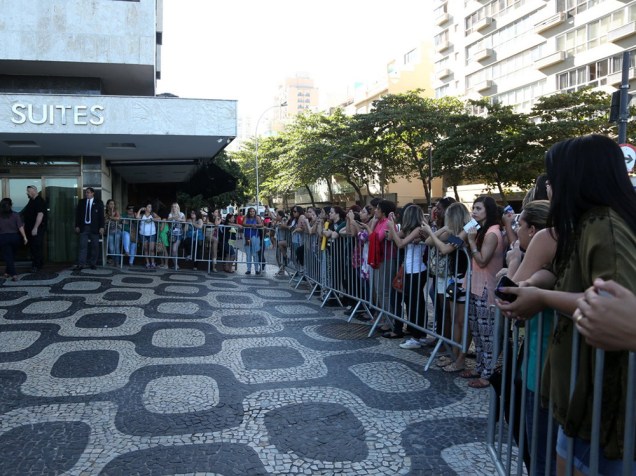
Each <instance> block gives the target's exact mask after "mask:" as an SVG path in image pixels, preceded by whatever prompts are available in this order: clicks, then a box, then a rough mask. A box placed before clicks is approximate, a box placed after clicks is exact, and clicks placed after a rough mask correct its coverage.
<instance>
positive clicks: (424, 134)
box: [362, 90, 463, 205]
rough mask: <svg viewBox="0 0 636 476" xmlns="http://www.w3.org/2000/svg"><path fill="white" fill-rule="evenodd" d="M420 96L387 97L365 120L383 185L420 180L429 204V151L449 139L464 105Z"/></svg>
mask: <svg viewBox="0 0 636 476" xmlns="http://www.w3.org/2000/svg"><path fill="white" fill-rule="evenodd" d="M421 93H422V91H421V90H415V91H409V92H407V93H402V94H389V95H387V96H384V97H383V98H382V99H379V100H377V101H374V102H373V110H372V111H371V112H370V113H369V114H367V115H366V116H363V118H362V121H364V122H365V123H366V133H367V136H368V137H369V140H370V144H369V145H370V147H371V150H372V152H371V156H372V157H374V158H375V159H376V160H378V161H379V163H380V164H381V169H382V176H381V182H386V181H388V180H391V179H395V178H397V177H400V176H403V177H407V178H409V177H410V178H418V179H419V180H420V181H421V182H422V186H423V189H424V195H425V196H426V200H427V202H428V203H429V205H430V203H431V183H430V178H431V176H432V174H431V172H432V171H431V170H430V166H429V150H430V149H431V147H432V148H433V150H434V149H435V148H436V147H437V145H438V144H440V143H441V142H442V141H443V140H444V139H445V138H446V137H447V136H448V134H449V128H450V127H451V126H452V124H453V122H452V120H451V119H452V117H453V116H455V115H457V114H459V113H461V112H462V110H463V105H462V103H461V102H460V101H459V100H457V99H456V98H452V97H445V98H442V99H431V98H425V97H422V95H421Z"/></svg>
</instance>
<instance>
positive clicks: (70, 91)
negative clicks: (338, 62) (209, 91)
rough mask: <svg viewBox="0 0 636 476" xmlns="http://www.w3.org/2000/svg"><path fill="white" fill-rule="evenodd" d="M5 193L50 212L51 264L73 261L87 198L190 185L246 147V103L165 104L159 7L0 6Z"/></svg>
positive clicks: (17, 203) (5, 1)
mask: <svg viewBox="0 0 636 476" xmlns="http://www.w3.org/2000/svg"><path fill="white" fill-rule="evenodd" d="M0 11H2V17H1V18H0V191H1V193H2V196H3V197H7V196H8V197H11V198H12V200H13V202H14V209H16V210H18V211H19V210H20V209H21V208H22V207H23V206H24V205H25V204H26V196H25V188H26V186H27V185H29V184H34V185H36V186H38V188H39V189H40V190H42V192H43V195H44V197H45V198H46V199H47V201H48V205H49V223H50V226H49V232H48V235H49V236H48V238H47V244H48V246H47V249H48V259H49V260H52V261H70V260H72V259H73V258H74V250H75V242H74V233H73V231H72V230H73V226H74V225H73V220H72V216H73V215H72V213H73V210H74V208H75V204H76V203H77V200H78V198H80V197H81V190H82V189H83V188H84V187H87V186H91V187H94V188H95V190H96V192H97V195H98V196H101V198H102V199H103V200H104V201H105V200H106V199H108V198H114V199H115V200H116V201H117V202H118V203H119V205H120V209H121V207H122V205H123V206H125V204H126V202H127V201H128V200H129V199H131V198H132V199H141V197H140V196H135V189H136V188H135V187H136V186H143V185H142V184H146V185H147V186H150V185H151V184H154V185H155V186H157V184H163V185H159V187H161V186H167V185H174V184H176V183H179V182H183V181H185V180H187V179H188V178H189V177H190V176H191V175H192V174H193V173H195V172H196V170H197V169H198V167H199V166H200V165H201V164H203V163H204V162H206V161H207V160H209V159H210V158H211V157H213V156H214V155H216V154H217V153H218V152H219V151H221V150H222V149H223V148H224V147H226V146H227V144H229V143H230V142H231V141H232V140H233V139H234V137H235V136H236V101H227V100H226V101H217V100H201V99H184V98H177V97H157V96H156V94H155V91H156V81H157V79H158V78H160V77H161V44H162V42H163V28H162V12H163V3H162V1H161V0H138V1H121V0H23V1H21V2H14V1H11V0H0Z"/></svg>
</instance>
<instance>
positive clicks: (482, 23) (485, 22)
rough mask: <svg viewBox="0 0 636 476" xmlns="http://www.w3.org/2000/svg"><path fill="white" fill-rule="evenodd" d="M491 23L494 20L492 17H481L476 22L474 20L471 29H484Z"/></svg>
mask: <svg viewBox="0 0 636 476" xmlns="http://www.w3.org/2000/svg"><path fill="white" fill-rule="evenodd" d="M493 23H494V20H493V19H492V17H485V18H482V19H481V20H479V21H477V22H475V23H474V24H473V30H475V31H481V30H484V29H485V28H488V27H489V26H490V25H492V24H493Z"/></svg>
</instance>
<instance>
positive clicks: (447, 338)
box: [285, 232, 471, 369]
mask: <svg viewBox="0 0 636 476" xmlns="http://www.w3.org/2000/svg"><path fill="white" fill-rule="evenodd" d="M285 236H286V241H287V243H292V249H291V252H290V254H289V256H288V259H287V264H286V266H287V269H289V272H290V274H291V275H292V277H291V279H290V283H292V284H295V286H296V287H298V285H299V284H300V282H301V281H303V280H304V281H306V282H307V283H309V284H310V285H311V291H310V293H309V296H308V298H307V299H310V298H311V297H312V296H315V295H319V296H320V299H321V301H322V302H321V306H325V305H326V304H327V303H328V302H329V301H330V300H331V299H333V300H335V303H337V305H340V306H342V305H343V302H347V303H351V305H352V312H351V314H350V316H349V321H351V320H352V319H353V317H354V315H356V314H357V313H358V311H359V309H362V310H363V313H364V314H365V315H366V316H367V318H372V326H371V329H370V331H369V336H371V335H373V333H374V332H375V330H376V328H377V327H378V326H379V325H380V324H381V323H383V322H384V323H385V324H388V325H389V326H391V327H392V328H393V329H395V330H399V331H401V326H403V325H407V326H409V327H410V328H412V329H416V330H417V331H419V332H420V333H422V334H425V335H428V336H431V337H433V338H435V339H437V345H436V347H435V349H434V350H433V357H434V356H435V355H436V353H437V352H438V351H439V349H440V348H441V346H442V345H445V346H447V348H448V349H450V348H451V347H455V348H458V349H460V351H461V352H464V353H465V352H466V351H467V347H468V339H467V334H468V305H467V304H468V302H467V301H468V297H469V292H468V291H467V290H469V289H470V273H471V268H470V266H471V260H470V257H469V255H468V253H467V252H466V250H465V249H459V250H457V251H456V252H454V253H453V254H452V255H449V257H448V259H445V260H443V264H442V265H439V264H436V263H435V253H429V258H428V261H427V262H426V263H424V261H423V259H424V258H423V256H424V250H425V248H424V246H423V245H410V244H409V245H407V248H406V249H405V255H406V256H405V257H401V256H400V252H399V250H398V248H397V247H396V246H395V245H394V244H393V243H392V242H390V241H387V240H383V243H382V244H381V246H382V247H383V248H382V250H381V253H380V257H381V259H378V260H376V262H373V263H371V264H373V265H374V266H371V264H369V260H368V256H369V254H368V242H365V241H363V240H361V239H360V238H359V237H358V236H355V237H354V236H350V235H343V234H340V235H338V237H337V238H326V237H323V236H320V235H317V234H307V233H298V232H294V233H287V234H286V235H285ZM299 237H302V241H301V240H300V239H299ZM412 246H413V247H417V250H418V251H417V252H415V253H414V252H413V249H412V248H411V247H412ZM460 255H461V256H462V258H463V260H464V262H465V263H466V270H465V277H464V279H457V276H458V275H459V274H460V273H459V267H460V266H459V262H460V259H459V256H460ZM405 260H408V261H407V265H406V269H407V272H406V274H405V275H404V282H405V289H403V290H402V292H397V291H396V290H394V289H393V287H392V282H393V279H394V277H395V275H396V273H397V272H398V269H399V265H398V263H399V262H400V261H402V262H404V261H405ZM433 265H435V267H436V269H435V273H433V272H431V267H432V266H433ZM432 360H433V359H429V361H428V362H427V367H426V368H427V369H428V366H429V365H430V364H431V362H432Z"/></svg>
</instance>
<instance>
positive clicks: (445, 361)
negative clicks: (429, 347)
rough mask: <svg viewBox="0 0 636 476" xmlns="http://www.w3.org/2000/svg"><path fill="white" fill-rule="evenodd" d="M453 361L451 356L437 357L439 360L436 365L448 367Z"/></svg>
mask: <svg viewBox="0 0 636 476" xmlns="http://www.w3.org/2000/svg"><path fill="white" fill-rule="evenodd" d="M451 363H453V359H451V358H450V357H446V356H443V357H440V358H439V359H437V362H435V365H437V366H438V367H446V366H447V365H448V364H451Z"/></svg>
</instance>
